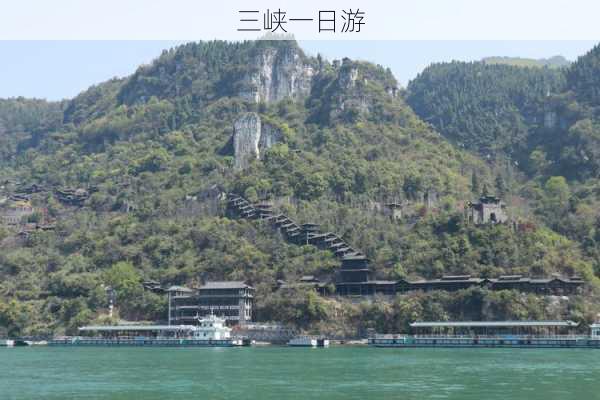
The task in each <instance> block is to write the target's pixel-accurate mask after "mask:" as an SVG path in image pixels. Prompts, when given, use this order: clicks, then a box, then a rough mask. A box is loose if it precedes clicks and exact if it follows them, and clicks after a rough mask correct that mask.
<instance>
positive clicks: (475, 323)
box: [410, 321, 579, 328]
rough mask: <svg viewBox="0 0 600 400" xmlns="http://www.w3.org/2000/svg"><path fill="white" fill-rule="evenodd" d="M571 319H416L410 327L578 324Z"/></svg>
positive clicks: (496, 326) (497, 326)
mask: <svg viewBox="0 0 600 400" xmlns="http://www.w3.org/2000/svg"><path fill="white" fill-rule="evenodd" d="M578 325H579V324H578V323H577V322H573V321H432V322H424V321H417V322H413V323H412V324H410V326H411V327H412V328H439V327H471V328H478V327H492V328H502V327H525V326H526V327H547V326H573V327H574V326H578Z"/></svg>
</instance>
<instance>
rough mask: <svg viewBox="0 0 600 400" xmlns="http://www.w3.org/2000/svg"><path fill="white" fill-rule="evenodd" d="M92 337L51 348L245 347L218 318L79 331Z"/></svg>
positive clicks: (60, 341)
mask: <svg viewBox="0 0 600 400" xmlns="http://www.w3.org/2000/svg"><path fill="white" fill-rule="evenodd" d="M79 331H80V332H81V333H83V334H91V336H75V337H58V338H54V339H53V340H50V341H49V342H48V345H50V346H61V345H62V346H171V347H187V346H194V347H196V346H197V347H202V346H204V347H231V346H242V345H244V344H245V342H244V340H243V339H241V338H234V337H232V335H231V328H229V327H227V326H225V320H224V319H222V318H219V317H217V316H215V315H209V316H208V317H206V318H202V319H199V325H197V326H196V325H92V326H83V327H81V328H79Z"/></svg>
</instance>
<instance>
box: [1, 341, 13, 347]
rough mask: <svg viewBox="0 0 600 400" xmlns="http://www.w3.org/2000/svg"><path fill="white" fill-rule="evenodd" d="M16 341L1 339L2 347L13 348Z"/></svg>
mask: <svg viewBox="0 0 600 400" xmlns="http://www.w3.org/2000/svg"><path fill="white" fill-rule="evenodd" d="M14 345H15V341H14V340H12V339H0V347H13V346H14Z"/></svg>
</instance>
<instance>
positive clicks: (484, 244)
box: [0, 41, 600, 335]
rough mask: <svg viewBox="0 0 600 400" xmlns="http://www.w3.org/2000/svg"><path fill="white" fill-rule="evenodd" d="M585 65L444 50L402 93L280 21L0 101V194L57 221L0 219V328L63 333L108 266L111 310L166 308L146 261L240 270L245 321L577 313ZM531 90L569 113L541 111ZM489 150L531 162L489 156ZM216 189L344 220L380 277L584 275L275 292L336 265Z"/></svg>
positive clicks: (163, 277) (207, 271) (582, 302)
mask: <svg viewBox="0 0 600 400" xmlns="http://www.w3.org/2000/svg"><path fill="white" fill-rule="evenodd" d="M594 52H598V49H595V50H594ZM594 52H593V53H592V54H591V55H588V56H586V57H596V56H595V54H594ZM596 67H597V64H595V63H594V62H592V61H589V62H587V61H585V60H583V59H582V60H580V61H578V62H577V63H575V64H574V65H573V66H572V67H571V68H570V69H569V70H568V72H566V75H565V73H563V72H562V71H558V70H548V69H539V68H536V69H535V70H530V69H526V68H520V67H511V66H505V65H483V64H463V63H452V64H440V65H434V66H432V67H430V68H428V69H427V70H426V71H424V72H423V73H422V74H421V75H420V76H419V77H418V78H417V79H416V80H415V81H414V82H412V83H411V85H410V86H409V88H408V92H406V93H405V92H404V91H403V90H402V89H399V88H397V83H396V80H395V78H394V77H393V76H392V74H391V72H390V71H389V69H386V68H384V67H382V66H378V65H373V64H369V63H365V62H358V61H352V60H349V59H344V60H342V61H333V62H330V61H328V60H325V59H323V58H322V57H320V56H318V57H308V56H306V55H305V54H304V53H303V52H302V50H301V49H300V48H299V47H298V45H297V44H296V43H295V42H289V41H274V42H271V41H257V42H244V43H227V42H218V41H217V42H200V43H190V44H186V45H183V46H180V47H177V48H174V49H171V50H168V51H164V52H163V54H162V55H160V57H158V58H157V59H156V60H155V61H154V62H153V63H152V64H150V65H147V66H142V67H140V68H139V69H138V70H137V71H135V73H133V74H132V75H131V76H129V77H127V78H124V79H115V80H111V81H107V82H104V83H100V84H98V85H96V86H94V87H91V88H89V89H88V90H87V91H85V92H83V93H81V94H80V95H78V96H77V97H75V98H74V99H71V100H68V101H65V102H61V103H47V102H44V101H38V100H25V99H7V100H2V101H0V143H2V146H1V147H0V186H1V188H0V190H1V192H0V199H1V198H2V197H8V196H10V195H14V194H15V193H23V191H24V190H27V188H29V192H31V193H32V194H31V201H32V204H33V206H34V207H36V209H38V210H43V212H40V215H39V216H37V217H35V219H38V220H40V219H43V220H45V221H44V222H45V223H47V224H48V225H52V227H53V229H38V230H36V231H34V232H27V233H26V234H21V235H19V234H18V231H17V230H14V229H12V228H11V229H9V228H0V241H1V242H0V246H1V249H2V251H1V252H0V325H4V326H5V327H7V329H8V331H9V332H10V333H11V334H14V335H16V334H48V333H60V332H64V331H65V330H66V331H67V332H74V329H75V328H76V327H77V326H79V325H81V324H84V323H87V322H90V321H92V320H100V321H101V320H104V319H105V318H106V306H107V296H106V293H105V287H107V286H111V287H113V288H115V289H116V292H117V308H118V312H119V317H121V318H123V319H129V320H134V319H135V320H144V319H145V320H160V319H164V318H165V315H166V299H165V298H164V297H163V296H160V295H157V294H154V293H151V292H148V291H144V290H143V288H142V285H141V284H140V282H141V281H142V280H144V279H154V280H157V281H159V282H161V283H163V284H165V285H169V284H186V285H195V284H198V283H199V282H200V281H201V280H206V279H240V280H241V279H243V280H247V281H248V282H250V283H251V284H252V285H254V286H255V287H256V288H257V302H258V304H257V310H256V317H257V318H258V319H259V320H263V321H268V320H280V321H283V322H287V323H292V324H296V325H297V326H299V327H301V328H303V329H308V330H311V329H312V330H316V329H322V330H323V329H324V330H332V331H343V332H345V333H348V334H355V333H356V332H357V331H359V330H363V329H366V328H369V327H376V328H379V329H382V330H397V329H401V328H403V327H405V326H406V324H407V322H408V321H409V320H411V319H417V318H428V319H439V318H450V317H451V318H458V317H460V316H461V315H462V316H464V317H465V318H471V319H477V318H484V317H489V318H527V317H532V318H533V317H535V318H552V317H569V318H573V319H577V320H585V321H590V320H593V319H594V314H595V313H596V312H597V311H598V309H597V308H596V307H597V306H595V305H594V302H593V301H591V299H593V298H594V296H595V294H594V293H595V280H596V278H595V276H596V274H597V273H598V271H599V270H600V269H599V268H598V265H599V264H598V255H597V250H596V240H597V239H596V238H598V237H599V236H600V223H599V224H596V222H595V221H596V216H597V213H596V211H595V210H596V209H597V208H594V205H595V196H596V194H595V193H596V186H595V181H594V180H593V179H592V180H588V181H585V183H582V182H583V181H580V180H578V179H583V178H582V177H584V176H585V177H586V179H587V178H589V179H591V178H593V177H595V173H596V172H595V170H594V163H595V162H596V161H595V159H594V157H593V154H590V155H589V156H587V158H584V156H583V155H582V154H581V152H582V151H587V149H588V146H587V144H584V143H587V142H586V141H593V140H594V132H596V131H597V129H596V125H595V124H596V122H595V119H594V117H593V115H594V112H595V111H594V105H595V104H598V103H597V102H596V97H597V96H594V92H593V90H587V89H586V90H583V89H578V88H579V86H578V85H579V84H578V82H579V81H580V80H588V81H590V84H592V85H593V84H596V83H595V81H594V79H596V77H597V76H598V75H597V74H594V73H593V72H590V71H592V70H593V69H594V68H596ZM585 87H586V88H587V86H585ZM595 87H596V88H598V84H596V86H595ZM596 94H597V93H596ZM407 102H408V104H410V106H409V105H408V104H407ZM573 104H576V105H577V107H580V108H581V109H580V110H579V109H578V110H573V107H574V106H573ZM411 107H412V108H411ZM413 109H414V110H415V111H416V114H415V111H413ZM541 110H555V112H556V121H562V119H564V120H565V121H566V122H565V123H562V122H560V123H559V122H557V123H556V125H555V126H554V128H555V129H556V130H548V131H546V130H544V129H545V128H543V125H544V124H543V122H541V121H543V120H544V113H543V112H542V111H541ZM562 110H565V111H564V112H565V113H566V114H564V115H563V111H562ZM249 112H251V113H256V115H258V117H259V118H260V120H261V121H262V122H263V124H265V125H268V126H269V129H271V130H273V131H274V132H276V133H277V135H275V136H276V137H277V141H276V143H274V144H272V145H271V146H269V147H268V148H266V149H265V151H264V153H262V154H261V157H260V159H256V158H253V159H251V160H250V162H249V165H248V166H247V168H245V169H244V170H240V169H238V168H235V167H234V166H235V157H236V154H234V149H233V147H234V146H233V145H232V137H233V134H234V125H235V123H236V121H238V119H239V118H240V117H241V116H242V115H246V113H249ZM569 113H574V114H569ZM567 114H568V115H567ZM585 116H588V117H585ZM584 117H585V118H584ZM540 118H541V119H540ZM572 121H577V122H572ZM561 126H562V127H564V129H567V130H568V132H569V135H571V136H572V137H573V138H572V139H570V140H572V141H573V146H575V147H574V150H573V157H575V160H574V161H573V159H572V158H568V159H569V160H570V161H569V162H579V163H583V164H581V167H580V168H579V167H578V168H577V169H576V171H575V170H574V171H573V172H572V173H564V174H561V173H559V172H560V170H559V168H558V167H556V163H558V162H567V161H565V160H567V156H566V155H565V156H564V157H562V156H557V155H556V154H555V152H556V149H558V147H556V148H555V147H554V146H558V145H557V144H553V142H552V141H551V140H540V135H542V134H546V133H545V132H549V133H548V135H550V132H551V133H552V134H553V135H555V136H556V137H558V136H559V130H558V129H559V128H557V127H561ZM554 128H553V129H554ZM548 129H550V128H548ZM561 129H562V128H561ZM438 132H439V133H438ZM440 134H441V135H440ZM552 137H554V136H552ZM536 143H537V144H536ZM531 146H534V147H533V148H532V147H531ZM577 146H579V147H577ZM582 149H584V150H582ZM469 150H475V151H474V152H471V151H469ZM530 150H531V151H530ZM478 151H479V152H480V153H478ZM487 154H491V156H490V157H488V156H487ZM500 154H501V155H503V157H504V156H506V157H515V160H516V159H519V160H520V159H527V160H528V161H527V162H524V163H523V164H519V165H518V166H516V165H514V164H513V163H509V164H506V163H504V164H503V163H501V162H498V157H497V155H500ZM481 155H483V157H481ZM556 157H558V158H556ZM561 157H562V158H561ZM561 160H563V161H561ZM559 175H561V176H564V177H565V178H566V179H564V178H561V177H560V176H559ZM575 180H576V181H577V182H578V183H574V182H575ZM32 185H37V186H36V187H35V190H31V187H32ZM77 189H80V190H79V191H78V192H77V191H76V190H77ZM221 191H222V192H235V193H238V194H240V195H243V196H245V197H246V198H248V199H249V200H251V201H259V200H265V199H269V200H271V201H273V202H274V203H275V206H276V207H278V208H280V209H281V210H285V211H286V213H288V214H289V215H291V216H293V217H294V218H296V219H297V220H298V221H302V222H307V221H311V222H318V223H320V224H322V226H323V229H324V230H327V229H329V230H332V231H335V232H338V233H340V234H341V235H343V238H344V239H345V240H346V241H347V242H348V243H351V244H352V245H353V246H355V247H356V248H358V249H361V250H362V251H363V252H364V253H365V254H366V255H367V256H368V257H369V258H370V259H371V265H372V269H373V270H374V272H375V277H378V278H386V279H397V278H400V277H412V278H419V277H421V278H423V277H424V278H432V277H439V276H440V275H441V274H444V273H454V274H459V273H470V274H474V275H478V276H479V275H481V276H498V275H500V274H505V273H523V274H526V275H534V276H550V275H551V274H553V273H559V274H562V275H580V276H583V277H584V278H585V279H586V281H587V282H589V283H590V285H589V289H588V290H587V291H586V295H585V296H574V297H573V298H571V299H570V300H564V299H562V300H560V299H549V298H542V297H539V298H538V297H535V296H533V295H521V294H519V293H513V292H507V293H489V292H487V291H485V290H477V291H468V292H465V293H455V294H440V293H437V294H436V293H434V294H427V295H425V294H419V293H414V294H410V295H407V296H401V297H398V298H397V299H396V300H395V301H394V302H393V303H389V302H375V303H361V304H356V303H353V302H349V301H346V300H344V299H331V298H320V297H318V296H316V294H315V293H313V292H312V291H306V290H304V289H298V290H297V292H296V293H295V294H294V295H293V296H289V295H282V294H281V293H279V292H278V291H277V290H276V283H277V280H285V281H287V282H294V281H297V280H298V278H299V277H300V276H302V275H307V274H313V275H316V276H318V277H320V278H321V279H323V280H331V279H333V277H334V276H335V271H336V270H337V268H338V267H339V261H338V260H337V259H335V258H334V257H333V255H331V254H330V253H328V252H326V251H322V250H318V249H317V248H315V247H313V246H300V247H298V246H292V245H289V244H287V243H286V242H285V241H284V240H283V239H282V238H281V237H280V236H279V235H278V234H276V233H274V231H273V230H271V229H270V228H269V227H268V226H264V225H261V224H257V223H253V222H248V221H243V220H236V219H230V218H228V217H226V216H225V213H224V209H223V207H224V205H223V202H222V201H221V200H220V199H219V196H218V195H216V193H219V192H221ZM482 191H489V192H493V193H497V194H498V195H501V196H502V197H504V198H506V199H509V198H510V199H513V200H514V201H511V202H510V203H509V205H510V206H511V207H513V209H512V210H511V213H512V214H513V215H514V221H515V224H505V225H494V226H474V225H471V224H468V223H467V222H466V221H465V220H464V213H463V210H464V205H465V204H466V203H467V202H468V201H470V200H473V199H475V198H477V197H478V196H479V195H480V194H481V192H482ZM61 193H79V194H81V196H82V197H81V198H82V200H81V201H79V200H77V201H72V199H71V198H70V200H69V201H65V199H64V196H63V197H61ZM84 193H85V196H84V195H83V194H84ZM79 194H78V195H79ZM386 202H399V203H402V204H403V218H402V220H401V221H395V220H391V219H390V218H389V217H388V216H386V215H384V214H383V213H381V212H380V209H381V205H383V204H385V203H386ZM517 222H518V224H517ZM596 225H598V226H599V228H598V232H599V233H597V228H596ZM598 240H600V239H598Z"/></svg>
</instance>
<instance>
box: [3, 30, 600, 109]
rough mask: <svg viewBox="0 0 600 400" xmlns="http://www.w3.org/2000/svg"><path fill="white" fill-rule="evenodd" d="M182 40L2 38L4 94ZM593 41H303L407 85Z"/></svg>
mask: <svg viewBox="0 0 600 400" xmlns="http://www.w3.org/2000/svg"><path fill="white" fill-rule="evenodd" d="M181 43H184V41H151V40H148V41H102V40H99V41H42V40H40V41H0V54H1V60H2V62H1V63H0V98H6V97H18V96H23V97H35V98H44V99H48V100H60V99H65V98H72V97H74V96H76V95H77V94H78V93H80V92H81V91H83V90H85V89H86V88H88V87H89V86H91V85H94V84H97V83H100V82H103V81H105V80H107V79H110V78H112V77H115V76H116V77H124V76H127V75H130V74H132V73H133V72H135V70H136V69H137V67H138V66H140V65H142V64H148V63H150V62H152V60H153V59H155V58H156V57H158V56H159V55H160V53H161V52H162V50H163V49H167V48H170V47H173V46H176V45H178V44H181ZM595 44H596V42H594V41H589V40H587V41H584V40H582V41H552V40H548V41H442V40H434V41H419V40H404V41H385V40H381V41H325V40H318V41H317V40H314V41H311V40H305V41H300V45H301V47H302V48H303V49H305V51H306V52H307V53H308V54H311V55H316V54H317V53H321V54H322V55H323V56H324V57H325V58H327V59H329V60H333V59H341V58H343V57H349V58H352V59H360V60H366V61H371V62H375V63H377V64H381V65H383V66H385V67H389V68H390V69H391V70H392V72H393V73H394V75H395V76H396V78H397V79H398V81H399V83H400V84H401V85H402V86H405V85H406V84H407V83H408V81H409V80H410V79H413V78H414V77H415V76H416V75H417V74H418V73H419V72H420V71H422V70H423V69H424V68H425V67H426V66H427V65H429V64H431V63H434V62H441V61H451V60H460V61H475V60H480V59H481V58H483V57H488V56H511V57H526V58H548V57H552V56H555V55H562V56H564V57H566V58H567V59H569V60H575V59H576V58H577V57H578V56H580V55H583V54H584V53H586V52H587V51H588V50H589V49H590V48H591V47H593V46H594V45H595Z"/></svg>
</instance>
